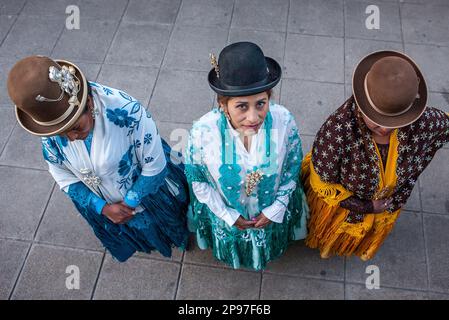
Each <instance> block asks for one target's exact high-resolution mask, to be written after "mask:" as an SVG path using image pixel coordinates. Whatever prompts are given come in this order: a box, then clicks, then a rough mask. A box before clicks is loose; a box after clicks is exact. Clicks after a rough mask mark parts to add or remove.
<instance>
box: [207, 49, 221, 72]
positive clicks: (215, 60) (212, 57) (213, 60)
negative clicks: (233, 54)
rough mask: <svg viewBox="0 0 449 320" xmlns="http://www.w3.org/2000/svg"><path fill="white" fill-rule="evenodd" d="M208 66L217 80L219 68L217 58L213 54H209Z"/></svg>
mask: <svg viewBox="0 0 449 320" xmlns="http://www.w3.org/2000/svg"><path fill="white" fill-rule="evenodd" d="M209 59H210V64H211V65H212V67H213V68H214V69H215V73H216V74H217V78H220V68H218V62H217V57H216V56H215V55H214V54H213V53H209Z"/></svg>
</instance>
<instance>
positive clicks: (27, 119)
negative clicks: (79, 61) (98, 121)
mask: <svg viewBox="0 0 449 320" xmlns="http://www.w3.org/2000/svg"><path fill="white" fill-rule="evenodd" d="M54 61H55V62H57V63H58V64H60V65H69V66H73V67H74V68H75V70H76V73H75V75H76V76H77V77H78V79H80V81H81V85H80V92H79V93H78V100H79V101H80V105H79V106H78V107H75V108H74V110H73V111H72V113H71V114H70V115H69V116H68V117H67V119H65V120H64V121H62V122H61V123H58V124H56V125H52V126H43V125H40V124H38V123H36V122H35V121H34V120H33V118H32V117H31V116H30V115H28V114H27V113H25V112H23V111H22V110H20V109H19V108H17V106H15V111H16V118H17V121H18V122H19V124H20V125H21V126H22V128H24V129H25V130H26V131H28V132H29V133H31V134H33V135H36V136H41V137H50V136H55V135H58V134H60V133H62V132H64V131H67V129H69V128H70V127H72V126H73V125H74V124H75V123H76V122H77V121H78V119H79V117H80V116H81V115H82V114H83V111H84V108H85V106H86V102H87V91H88V90H87V80H86V77H85V76H84V74H83V72H82V71H81V70H80V68H78V66H77V65H75V64H73V63H72V62H69V61H66V60H54Z"/></svg>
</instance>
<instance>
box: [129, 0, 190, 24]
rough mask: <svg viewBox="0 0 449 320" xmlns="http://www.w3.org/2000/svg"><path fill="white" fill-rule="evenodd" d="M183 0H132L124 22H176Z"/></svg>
mask: <svg viewBox="0 0 449 320" xmlns="http://www.w3.org/2000/svg"><path fill="white" fill-rule="evenodd" d="M180 4H181V0H131V1H130V2H129V5H128V8H127V9H126V13H125V16H124V17H123V19H124V20H126V21H129V22H138V21H141V22H158V23H166V24H171V23H174V22H175V19H176V14H177V13H178V10H179V6H180Z"/></svg>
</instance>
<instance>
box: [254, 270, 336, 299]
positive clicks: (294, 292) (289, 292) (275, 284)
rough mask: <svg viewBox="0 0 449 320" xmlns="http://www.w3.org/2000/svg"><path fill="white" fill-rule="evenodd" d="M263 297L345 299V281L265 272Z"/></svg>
mask: <svg viewBox="0 0 449 320" xmlns="http://www.w3.org/2000/svg"><path fill="white" fill-rule="evenodd" d="M261 299H267V300H287V299H294V300H343V299H344V284H343V282H331V281H322V280H312V279H303V278H295V277H290V276H280V275H271V274H264V275H263V280H262V294H261Z"/></svg>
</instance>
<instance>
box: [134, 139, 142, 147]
mask: <svg viewBox="0 0 449 320" xmlns="http://www.w3.org/2000/svg"><path fill="white" fill-rule="evenodd" d="M141 146H142V143H140V140H139V139H137V140H135V141H134V148H136V149H139V148H140V147H141Z"/></svg>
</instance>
